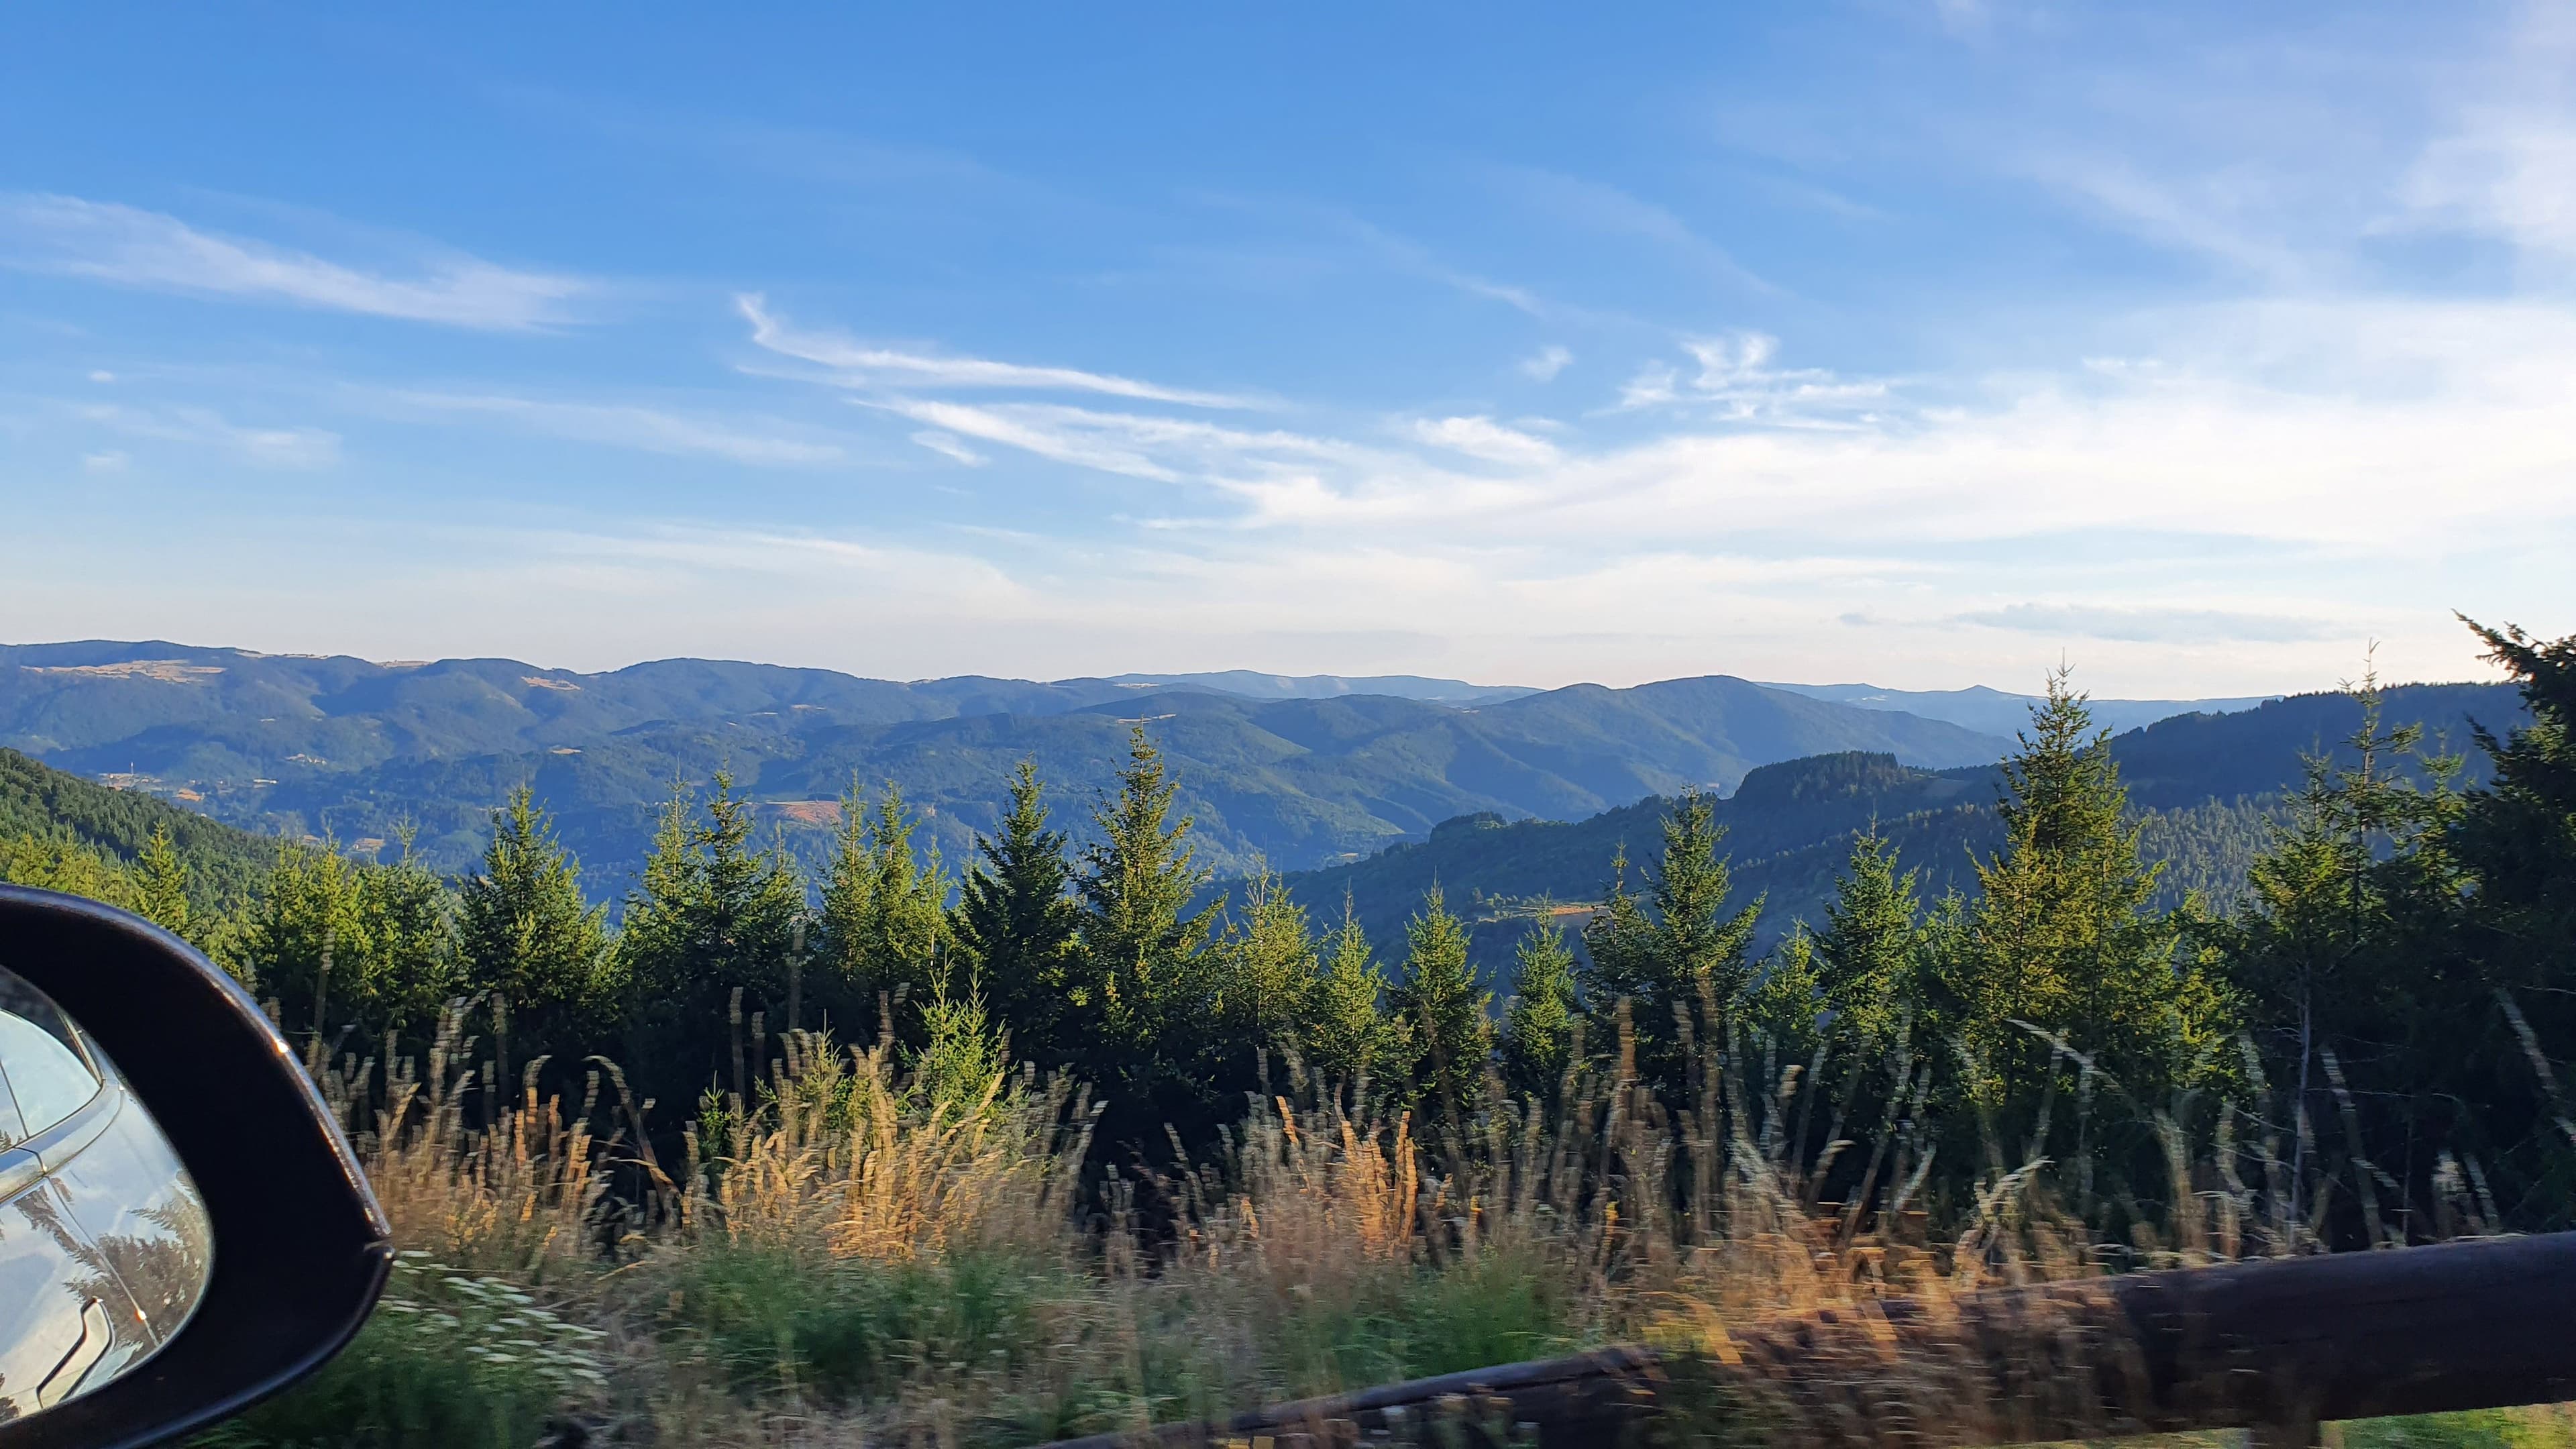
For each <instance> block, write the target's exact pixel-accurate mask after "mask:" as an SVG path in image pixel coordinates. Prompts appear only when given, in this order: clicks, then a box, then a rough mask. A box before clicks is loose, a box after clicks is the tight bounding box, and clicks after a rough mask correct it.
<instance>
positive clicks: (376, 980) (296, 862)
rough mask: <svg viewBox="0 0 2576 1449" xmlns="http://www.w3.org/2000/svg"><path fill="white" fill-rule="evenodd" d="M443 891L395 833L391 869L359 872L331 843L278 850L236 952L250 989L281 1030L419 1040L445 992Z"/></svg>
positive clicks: (446, 907)
mask: <svg viewBox="0 0 2576 1449" xmlns="http://www.w3.org/2000/svg"><path fill="white" fill-rule="evenodd" d="M449 913H450V901H449V896H448V893H447V890H446V887H445V886H444V885H443V884H442V883H441V882H440V881H439V879H438V877H437V876H436V875H435V874H433V873H431V872H430V870H429V869H428V868H427V867H425V866H423V865H422V864H421V863H420V862H419V859H418V858H417V857H416V856H415V855H414V853H413V851H412V845H411V839H410V836H409V833H408V832H405V837H404V840H403V853H402V856H401V858H400V859H399V860H397V861H396V862H395V863H394V864H392V865H384V866H371V865H360V864H359V863H357V862H355V861H352V860H350V859H349V858H348V857H347V856H345V855H342V854H341V853H340V852H339V849H338V847H337V845H336V844H335V843H334V842H331V841H328V840H325V841H324V842H322V844H321V845H320V846H319V847H315V848H307V847H304V846H299V845H281V846H280V847H279V848H278V855H277V862H276V864H275V865H274V866H272V867H271V868H270V870H269V874H268V879H267V882H266V884H265V886H264V888H263V889H262V890H261V892H260V895H259V899H258V901H257V904H256V905H255V906H254V907H253V909H252V913H251V918H250V923H249V926H248V929H247V930H246V932H245V934H244V942H243V944H244V947H245V950H246V952H247V954H248V957H249V960H250V963H251V967H252V970H253V972H254V977H253V982H254V989H255V990H257V991H258V992H259V993H260V994H261V995H263V996H266V997H268V998H270V999H271V1000H274V1001H275V1002H276V1003H277V1006H278V1019H279V1021H280V1022H281V1023H282V1024H283V1025H284V1026H285V1027H286V1028H287V1029H288V1030H290V1031H296V1032H308V1031H311V1032H320V1033H322V1034H323V1035H324V1036H325V1037H333V1036H336V1035H338V1034H339V1033H340V1032H341V1031H342V1030H343V1029H351V1030H354V1031H356V1032H357V1033H358V1034H359V1035H361V1036H363V1037H370V1038H372V1037H374V1036H377V1035H378V1034H380V1033H383V1032H389V1031H390V1032H394V1033H397V1034H399V1035H413V1036H415V1038H416V1035H417V1034H420V1033H426V1032H427V1031H429V1030H430V1029H431V1028H432V1027H433V1026H434V1025H435V1018H436V1015H437V1012H438V1008H439V1006H440V1004H441V1003H442V1002H444V1001H445V1000H446V999H447V997H448V996H449V994H450V990H451V987H452V985H453V976H452V970H453V961H454V945H453V937H452V934H451V930H452V928H451V924H450V915H449Z"/></svg>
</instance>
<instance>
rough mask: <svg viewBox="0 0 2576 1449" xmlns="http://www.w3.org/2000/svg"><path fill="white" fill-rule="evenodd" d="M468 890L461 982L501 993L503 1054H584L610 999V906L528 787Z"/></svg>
mask: <svg viewBox="0 0 2576 1449" xmlns="http://www.w3.org/2000/svg"><path fill="white" fill-rule="evenodd" d="M459 895H460V897H461V899H460V901H459V904H458V909H457V914H456V943H457V966H458V972H459V975H460V977H461V981H460V985H461V986H462V987H463V989H464V990H466V991H470V992H476V993H487V994H489V995H490V996H491V997H493V998H495V1000H496V1003H497V1006H498V1011H499V1015H498V1017H497V1019H496V1022H495V1027H494V1030H495V1033H496V1035H497V1034H498V1032H499V1031H500V1030H501V1029H502V1026H501V1023H504V1022H505V1023H506V1029H507V1031H508V1034H509V1042H508V1045H507V1047H506V1048H505V1049H504V1052H503V1060H504V1061H507V1062H525V1061H529V1060H531V1059H533V1058H535V1057H537V1056H539V1055H547V1054H561V1053H578V1052H580V1051H581V1050H582V1046H583V1044H584V1043H585V1042H587V1041H591V1040H594V1039H595V1036H596V1031H597V1028H598V1027H599V1026H600V1025H601V1024H602V1022H603V1017H604V1013H605V1011H606V1009H607V1007H608V1005H609V1004H608V1003H607V1002H605V1001H604V1000H602V998H601V989H602V985H603V982H602V972H603V970H604V968H605V965H606V962H607V957H608V908H607V907H606V906H594V905H592V904H590V903H589V902H588V901H586V900H585V899H583V897H582V891H581V866H580V864H579V863H578V862H576V861H575V860H574V859H573V858H572V856H571V854H570V853H569V852H568V851H566V850H565V849H564V847H563V844H562V842H561V841H560V840H559V839H558V838H557V836H556V833H555V824H554V820H553V817H552V816H550V815H549V814H548V813H547V812H546V810H545V809H544V807H542V806H540V805H538V804H537V803H536V794H535V792H534V791H533V790H532V789H530V788H529V787H528V786H526V785H521V786H520V787H519V788H518V789H516V790H513V791H511V792H510V802H509V804H507V805H506V806H504V807H502V808H501V809H499V810H495V811H494V812H492V840H491V843H490V844H488V845H486V846H485V847H484V850H483V868H482V869H481V870H480V871H478V872H476V873H475V874H473V875H471V876H468V877H467V878H466V879H465V882H464V885H463V887H462V889H461V890H460V892H459ZM495 1045H496V1046H498V1045H499V1043H497V1042H496V1043H495Z"/></svg>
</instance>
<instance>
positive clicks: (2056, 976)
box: [1944, 670, 2232, 1140]
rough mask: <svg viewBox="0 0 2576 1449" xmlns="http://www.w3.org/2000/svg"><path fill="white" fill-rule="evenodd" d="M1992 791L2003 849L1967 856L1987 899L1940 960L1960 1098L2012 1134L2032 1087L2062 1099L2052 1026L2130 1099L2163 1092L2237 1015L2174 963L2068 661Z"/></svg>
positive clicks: (2118, 787) (2101, 740) (2195, 1066)
mask: <svg viewBox="0 0 2576 1449" xmlns="http://www.w3.org/2000/svg"><path fill="white" fill-rule="evenodd" d="M2003 790H2004V793H2003V795H2002V798H2001V799H2000V800H1999V802H1998V804H1997V806H1996V814H1997V815H1998V817H2000V819H2001V823H2002V825H2003V834H2004V844H2003V849H2002V850H2001V851H2000V852H1998V853H1997V854H1995V855H1993V856H1991V857H1988V858H1986V859H1983V860H1980V861H1978V862H1977V864H1976V870H1977V879H1978V883H1979V885H1980V886H1981V887H1982V894H1981V895H1980V897H1979V898H1978V899H1977V901H1976V903H1975V905H1974V906H1973V908H1972V909H1971V911H1970V913H1969V922H1968V930H1967V933H1966V936H1965V939H1964V941H1963V942H1962V943H1961V945H1962V950H1961V952H1960V954H1959V957H1958V958H1957V959H1954V960H1953V961H1952V962H1951V963H1948V964H1947V965H1946V966H1945V968H1944V969H1945V973H1946V975H1947V977H1948V983H1947V984H1948V986H1949V990H1950V994H1951V995H1952V996H1953V997H1954V999H1955V1001H1956V1005H1957V1010H1958V1013H1959V1020H1958V1023H1957V1026H1958V1039H1959V1040H1960V1042H1961V1043H1962V1044H1963V1045H1964V1047H1965V1048H1966V1052H1967V1056H1968V1059H1969V1062H1970V1064H1971V1065H1970V1068H1969V1080H1968V1089H1969V1093H1970V1096H1971V1098H1972V1099H1973V1100H1974V1101H1975V1102H1976V1103H1977V1104H1978V1105H1979V1106H1980V1107H1981V1108H1983V1109H1984V1110H1985V1111H1987V1112H1988V1113H1990V1114H1996V1120H1999V1121H2000V1122H2001V1123H2002V1124H2003V1127H2004V1130H2005V1133H2006V1137H2007V1140H2014V1139H2017V1138H2018V1136H2019V1134H2020V1133H2021V1132H2022V1131H2023V1130H2024V1129H2025V1128H2026V1127H2027V1126H2028V1125H2029V1124H2030V1123H2031V1121H2032V1120H2033V1119H2034V1117H2035V1114H2036V1112H2037V1111H2038V1103H2039V1102H2040V1101H2041V1100H2042V1099H2043V1098H2048V1097H2051V1096H2053V1095H2054V1096H2065V1097H2068V1098H2070V1099H2071V1098H2073V1097H2074V1095H2075V1092H2074V1090H2073V1089H2074V1086H2075V1083H2074V1081H2073V1079H2072V1077H2071V1076H2069V1073H2071V1072H2072V1071H2073V1070H2074V1068H2073V1066H2072V1065H2071V1064H2070V1063H2068V1062H2066V1061H2064V1060H2062V1059H2061V1058H2060V1057H2059V1056H2058V1055H2057V1052H2056V1048H2055V1047H2054V1046H2052V1045H2051V1044H2050V1043H2049V1042H2048V1041H2046V1040H2044V1039H2043V1038H2042V1037H2041V1035H2040V1033H2041V1032H2047V1033H2050V1034H2052V1035H2054V1036H2056V1037H2057V1039H2058V1040H2059V1041H2062V1042H2064V1043H2065V1044H2066V1045H2067V1046H2068V1047H2070V1048H2071V1049H2073V1050H2074V1051H2077V1052H2081V1053H2083V1054H2085V1055H2086V1056H2087V1057H2089V1058H2090V1059H2092V1060H2093V1061H2094V1063H2095V1064H2096V1067H2097V1069H2098V1070H2100V1071H2101V1072H2103V1073H2106V1074H2107V1075H2108V1076H2109V1078H2110V1079H2111V1080H2112V1081H2113V1082H2116V1083H2118V1084H2119V1085H2120V1087H2121V1088H2122V1089H2123V1090H2125V1091H2126V1092H2127V1093H2128V1095H2129V1097H2130V1098H2131V1100H2133V1101H2136V1102H2158V1103H2161V1102H2163V1101H2164V1100H2166V1098H2167V1096H2168V1095H2169V1093H2170V1092H2171V1091H2172V1089H2174V1088H2175V1087H2177V1086H2180V1085H2183V1084H2185V1083H2186V1082H2188V1081H2189V1080H2191V1079H2192V1077H2193V1075H2194V1073H2195V1071H2196V1070H2203V1069H2206V1067H2207V1066H2208V1064H2209V1063H2211V1062H2213V1061H2214V1060H2215V1058H2216V1053H2217V1051H2218V1050H2219V1048H2220V1047H2222V1046H2223V1045H2224V1043H2225V1040H2226V1036H2227V1033H2228V1032H2229V1030H2230V1029H2231V1025H2232V1023H2231V1019H2230V1016H2229V1013H2228V1011H2227V1009H2226V1005H2225V1002H2224V999H2223V997H2222V995H2221V993H2220V991H2219V989H2218V983H2216V982H2215V981H2214V980H2212V979H2211V978H2210V977H2209V976H2207V975H2205V974H2203V973H2202V972H2201V971H2200V970H2199V969H2198V966H2197V963H2196V962H2193V961H2191V960H2187V959H2186V960H2178V959H2177V956H2176V951H2175V947H2176V945H2177V944H2178V937H2179V931H2178V928H2177V925H2176V923H2175V922H2174V921H2173V920H2172V919H2170V918H2169V917H2167V916H2166V915H2164V914H2163V913H2161V912H2158V911H2155V910H2154V909H2152V908H2151V907H2150V904H2149V903H2150V901H2151V900H2152V898H2153V897H2154V895H2155V889H2156V879H2157V874H2158V870H2157V868H2156V867H2152V866H2148V865H2146V864H2144V863H2143V862H2142V861H2141V860H2140V858H2139V853H2138V828H2137V827H2136V826H2135V825H2134V824H2131V823H2128V821H2127V820H2126V819H2125V813H2126V810H2127V806H2128V790H2127V788H2126V787H2125V786H2123V785H2122V784H2121V783H2120V773H2119V767H2118V766H2117V765H2116V764H2114V763H2113V762H2112V759H2111V750H2110V732H2109V731H2107V730H2103V731H2096V730H2095V729H2094V728H2093V723H2092V713H2091V711H2090V710H2089V709H2087V708H2086V706H2085V703H2084V697H2083V696H2082V695H2080V694H2078V693H2076V692H2075V690H2074V689H2073V687H2072V686H2071V685H2070V683H2069V682H2068V679H2067V676H2066V673H2065V671H2063V670H2060V671H2057V672H2055V673H2052V674H2051V675H2050V676H2049V681H2048V696H2047V698H2046V700H2044V701H2043V702H2041V703H2039V704H2035V705H2033V706H2032V710H2031V727H2030V729H2028V730H2027V731H2024V732H2023V734H2022V736H2021V747H2020V749H2019V750H2018V751H2017V752H2016V753H2015V754H2014V755H2013V756H2012V757H2011V758H2009V759H2007V760H2006V761H2005V762H2004V785H2003ZM2064 1115H2065V1114H2060V1122H2061V1124H2062V1122H2063V1117H2064ZM2075 1130H2081V1129H2080V1124H2079V1127H2078V1129H2075Z"/></svg>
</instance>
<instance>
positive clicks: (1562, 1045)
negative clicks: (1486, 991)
mask: <svg viewBox="0 0 2576 1449" xmlns="http://www.w3.org/2000/svg"><path fill="white" fill-rule="evenodd" d="M1578 1013H1579V1008H1578V1005H1577V1002H1576V999H1575V979H1574V952H1573V951H1572V949H1570V948H1569V947H1567V945H1566V944H1565V928H1564V927H1562V926H1559V925H1558V924H1556V922H1555V921H1554V920H1552V919H1548V918H1545V917H1542V918H1540V919H1539V920H1536V921H1532V922H1531V923H1530V928H1529V930H1528V931H1527V932H1526V933H1525V934H1523V935H1522V937H1521V939H1520V944H1519V945H1518V946H1516V947H1514V948H1513V952H1512V997H1511V1004H1510V1006H1508V1007H1507V1008H1505V1010H1504V1013H1503V1031H1502V1059H1503V1076H1504V1080H1506V1081H1507V1082H1509V1083H1510V1084H1511V1086H1512V1089H1513V1090H1514V1091H1516V1092H1519V1093H1521V1094H1523V1095H1525V1096H1533V1097H1545V1096H1547V1095H1549V1094H1551V1093H1553V1092H1554V1091H1555V1090H1556V1088H1557V1085H1558V1083H1559V1082H1560V1081H1562V1080H1563V1078H1564V1076H1565V1069H1566V1067H1567V1066H1568V1065H1569V1064H1570V1063H1571V1061H1572V1058H1573V1054H1574V1038H1575V1023H1576V1021H1577V1019H1578Z"/></svg>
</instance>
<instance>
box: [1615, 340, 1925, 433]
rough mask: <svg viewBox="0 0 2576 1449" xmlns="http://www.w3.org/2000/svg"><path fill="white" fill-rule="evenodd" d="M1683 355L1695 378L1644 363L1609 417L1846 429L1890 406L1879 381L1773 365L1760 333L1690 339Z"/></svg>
mask: <svg viewBox="0 0 2576 1449" xmlns="http://www.w3.org/2000/svg"><path fill="white" fill-rule="evenodd" d="M1682 351H1684V352H1685V353H1688V354H1689V355H1690V358H1691V360H1692V361H1693V362H1694V363H1695V364H1697V367H1696V370H1695V371H1692V372H1690V373H1689V374H1687V375H1685V374H1684V373H1683V372H1682V371H1681V370H1680V369H1679V368H1676V367H1675V366H1674V365H1673V364H1671V363H1670V362H1667V361H1663V360H1661V359H1654V360H1649V361H1647V362H1646V363H1644V364H1642V365H1641V366H1639V368H1638V369H1637V371H1636V373H1635V374H1634V375H1633V376H1631V377H1630V378H1629V379H1628V381H1627V382H1626V383H1625V384H1623V385H1622V386H1621V388H1620V390H1619V402H1618V404H1617V406H1616V408H1615V409H1613V410H1614V411H1621V412H1634V411H1639V410H1642V409H1651V408H1663V407H1672V406H1683V405H1686V406H1688V407H1689V408H1691V409H1692V410H1694V411H1698V412H1703V413H1707V414H1710V415H1712V416H1715V417H1718V418H1722V419H1725V420H1727V421H1730V422H1764V423H1773V424H1778V425H1782V426H1795V427H1817V426H1848V425H1850V424H1851V423H1852V422H1853V421H1854V420H1855V419H1859V418H1866V417H1867V416H1869V415H1870V414H1871V413H1872V412H1873V411H1874V410H1877V409H1880V408H1883V407H1885V406H1886V405H1887V404H1888V403H1889V402H1890V401H1891V393H1890V388H1889V385H1888V384H1887V383H1886V382H1884V381H1880V380H1877V379H1869V378H1863V379H1848V378H1842V377H1837V376H1836V375H1835V374H1833V373H1832V372H1830V371H1827V370H1826V369H1824V368H1819V367H1797V368H1784V367H1781V366H1779V365H1777V363H1776V361H1775V359H1776V358H1777V357H1778V356H1779V352H1780V342H1779V339H1778V338H1775V337H1772V336H1770V335H1768V334H1766V333H1760V332H1736V333H1730V334H1728V335H1726V336H1723V337H1701V338H1691V339H1687V340H1685V341H1684V342H1683V343H1682Z"/></svg>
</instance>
